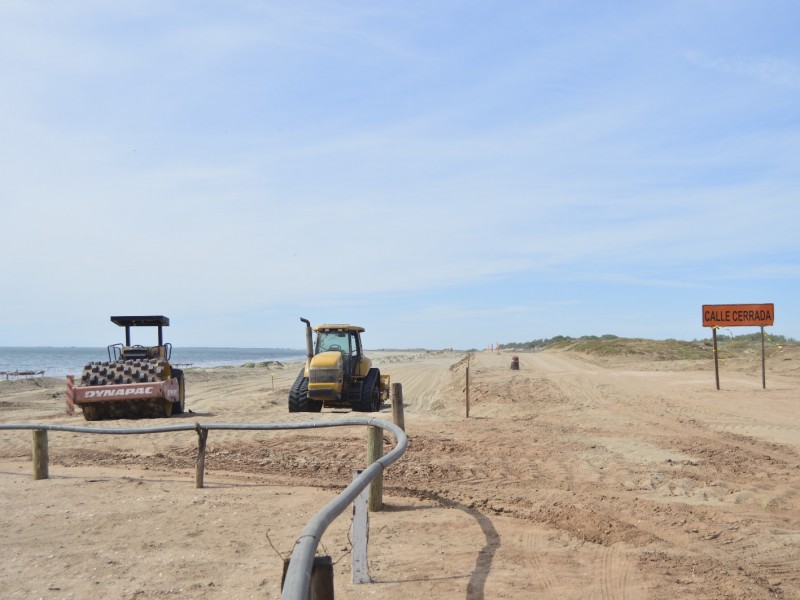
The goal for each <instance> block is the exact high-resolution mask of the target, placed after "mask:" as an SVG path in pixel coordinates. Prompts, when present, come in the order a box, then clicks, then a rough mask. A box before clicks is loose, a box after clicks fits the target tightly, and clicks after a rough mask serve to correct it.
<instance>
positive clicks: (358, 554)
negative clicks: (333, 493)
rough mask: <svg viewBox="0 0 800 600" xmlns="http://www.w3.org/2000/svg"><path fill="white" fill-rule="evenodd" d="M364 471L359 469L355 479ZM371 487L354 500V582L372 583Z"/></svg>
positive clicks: (351, 568) (352, 567)
mask: <svg viewBox="0 0 800 600" xmlns="http://www.w3.org/2000/svg"><path fill="white" fill-rule="evenodd" d="M362 472H363V471H362V470H357V471H356V472H355V473H354V474H353V479H355V478H356V477H358V476H359V475H360V474H361V473H362ZM368 494H369V489H367V488H364V489H363V490H361V493H360V494H359V495H358V496H356V499H355V500H353V562H352V565H351V567H350V570H351V573H352V581H353V583H370V582H371V581H372V580H371V579H370V577H369V560H368V558H367V544H368V542H369V510H368V509H367V502H368V500H367V495H368Z"/></svg>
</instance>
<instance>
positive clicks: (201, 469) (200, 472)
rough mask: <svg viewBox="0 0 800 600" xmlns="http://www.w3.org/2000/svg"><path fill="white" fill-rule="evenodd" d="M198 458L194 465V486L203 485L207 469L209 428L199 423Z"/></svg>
mask: <svg viewBox="0 0 800 600" xmlns="http://www.w3.org/2000/svg"><path fill="white" fill-rule="evenodd" d="M195 430H196V431H197V438H198V439H197V460H196V461H195V466H194V487H196V488H198V489H199V488H201V487H203V477H204V474H205V470H206V440H207V439H208V429H206V428H205V427H200V423H197V426H196V427H195Z"/></svg>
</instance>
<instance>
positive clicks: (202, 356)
mask: <svg viewBox="0 0 800 600" xmlns="http://www.w3.org/2000/svg"><path fill="white" fill-rule="evenodd" d="M305 354H306V352H305V350H304V349H302V350H301V349H294V348H213V347H181V348H177V347H176V348H173V350H172V357H171V359H170V363H171V364H172V365H174V366H178V367H181V368H193V367H195V368H208V367H224V366H241V365H244V364H247V363H260V362H268V361H279V362H291V361H295V360H303V359H304V358H305ZM105 360H108V350H107V348H106V347H96V348H93V347H78V346H68V347H59V346H0V373H11V374H13V373H15V372H17V371H36V372H38V371H43V374H42V376H44V377H66V376H67V375H75V376H80V374H81V373H82V372H83V367H84V365H86V364H87V363H90V362H97V361H105ZM5 377H6V376H5V375H0V379H3V380H4V379H5Z"/></svg>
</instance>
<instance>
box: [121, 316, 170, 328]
mask: <svg viewBox="0 0 800 600" xmlns="http://www.w3.org/2000/svg"><path fill="white" fill-rule="evenodd" d="M111 322H112V323H114V324H115V325H119V326H120V327H164V326H167V325H169V319H168V318H167V317H165V316H163V315H150V316H145V317H111Z"/></svg>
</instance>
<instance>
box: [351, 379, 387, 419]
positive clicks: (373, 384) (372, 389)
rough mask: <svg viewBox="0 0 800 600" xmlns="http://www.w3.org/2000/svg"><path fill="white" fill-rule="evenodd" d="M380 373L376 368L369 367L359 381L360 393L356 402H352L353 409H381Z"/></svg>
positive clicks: (364, 410)
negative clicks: (365, 374) (367, 371)
mask: <svg viewBox="0 0 800 600" xmlns="http://www.w3.org/2000/svg"><path fill="white" fill-rule="evenodd" d="M380 381H381V373H380V371H379V370H378V369H370V370H369V373H367V376H366V377H365V378H364V380H363V381H362V382H361V395H360V397H359V399H358V402H353V410H355V411H358V412H377V411H379V410H380V409H381V388H380V385H381V384H380Z"/></svg>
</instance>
